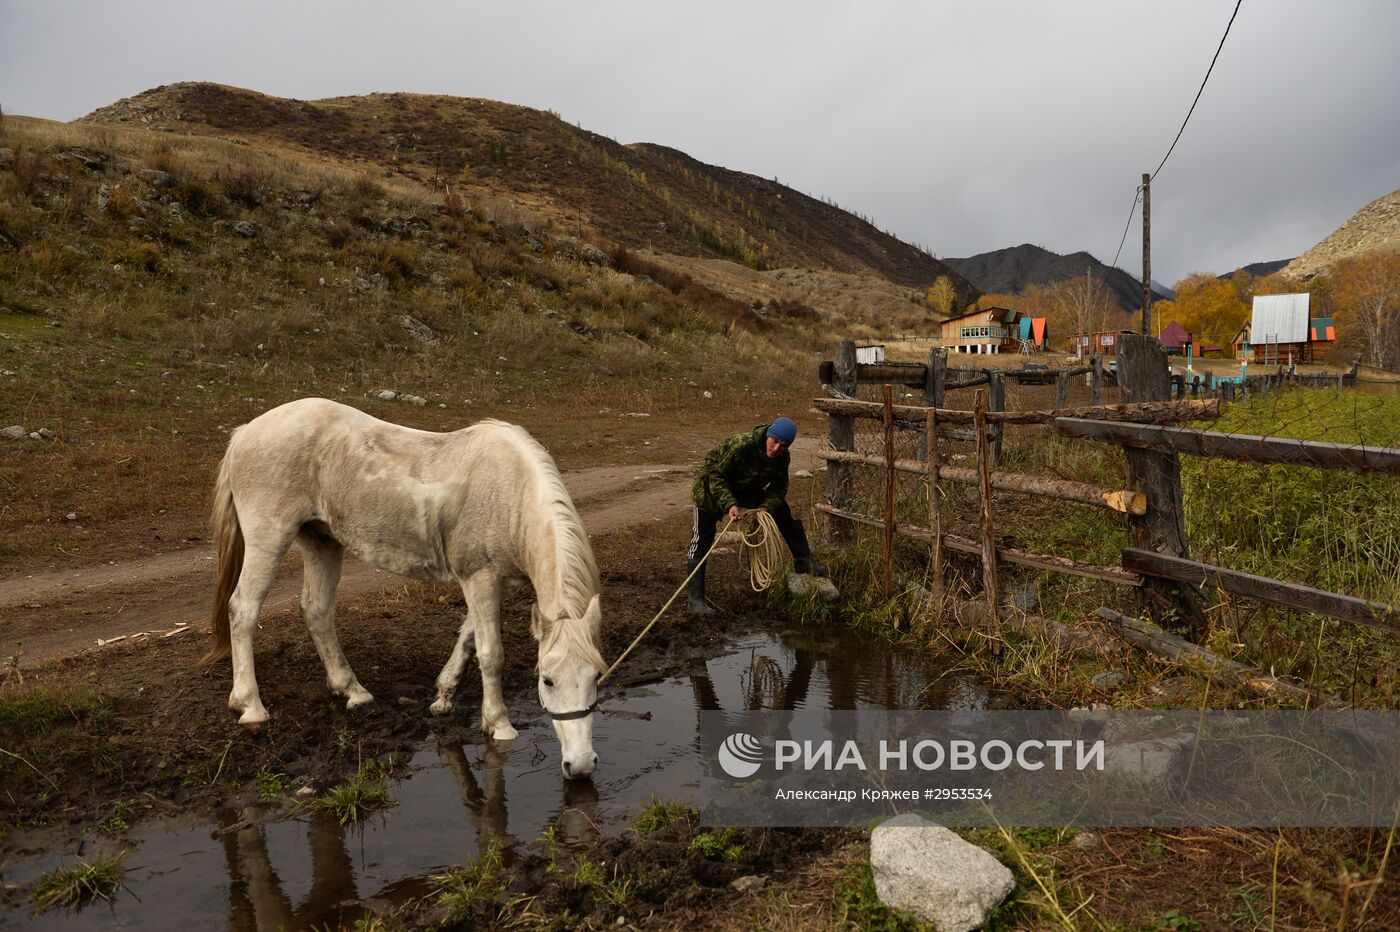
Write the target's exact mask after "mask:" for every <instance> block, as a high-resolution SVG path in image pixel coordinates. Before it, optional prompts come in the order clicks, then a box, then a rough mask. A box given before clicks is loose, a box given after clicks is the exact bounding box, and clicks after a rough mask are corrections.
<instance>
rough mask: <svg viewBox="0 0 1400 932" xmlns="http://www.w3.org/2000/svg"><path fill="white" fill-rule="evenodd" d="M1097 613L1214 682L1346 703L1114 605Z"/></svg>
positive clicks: (1136, 642) (1316, 703) (1333, 705)
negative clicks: (1228, 656) (1137, 616)
mask: <svg viewBox="0 0 1400 932" xmlns="http://www.w3.org/2000/svg"><path fill="white" fill-rule="evenodd" d="M1094 614H1096V615H1097V616H1098V617H1099V618H1101V619H1103V620H1104V621H1106V622H1108V624H1109V625H1110V626H1111V627H1112V628H1113V630H1114V631H1116V632H1117V633H1118V635H1119V636H1120V637H1122V638H1123V640H1125V641H1127V642H1128V643H1129V644H1132V645H1133V646H1135V647H1140V648H1142V649H1143V650H1145V651H1147V652H1148V653H1151V654H1155V655H1157V656H1158V657H1165V658H1166V659H1168V660H1175V661H1177V662H1178V663H1183V664H1186V665H1188V666H1197V667H1199V668H1201V669H1202V671H1203V672H1204V673H1205V674H1206V676H1207V677H1209V678H1210V681H1211V682H1212V683H1217V684H1219V685H1221V686H1225V687H1227V688H1233V687H1244V688H1245V689H1247V690H1249V691H1250V692H1252V693H1255V694H1257V695H1262V696H1287V697H1288V698H1290V699H1294V700H1296V701H1299V702H1302V703H1303V704H1304V705H1306V706H1309V707H1312V708H1323V709H1338V708H1345V707H1346V703H1345V702H1343V701H1342V700H1341V699H1338V698H1337V697H1336V696H1329V695H1327V694H1326V693H1319V692H1316V691H1315V690H1311V689H1308V688H1307V687H1306V686H1300V685H1298V684H1296V683H1290V682H1288V681H1287V680H1284V679H1280V678H1279V677H1277V676H1271V675H1269V674H1267V673H1262V672H1260V671H1258V670H1255V669H1253V668H1251V667H1247V666H1245V665H1244V664H1242V663H1236V662H1235V661H1233V660H1227V659H1225V658H1224V657H1221V656H1220V655H1219V654H1216V653H1213V652H1211V651H1208V650H1206V649H1205V648H1204V647H1201V646H1200V645H1197V644H1192V643H1191V642H1190V641H1187V640H1184V639H1182V638H1179V637H1177V636H1176V635H1174V634H1170V633H1168V632H1166V631H1163V630H1162V629H1161V628H1159V627H1157V626H1156V625H1154V624H1152V623H1151V622H1147V621H1143V620H1141V619H1138V618H1129V617H1128V616H1127V615H1123V614H1120V613H1118V612H1115V611H1114V610H1113V609H1111V608H1100V609H1099V610H1098V611H1097V612H1095V613H1094Z"/></svg>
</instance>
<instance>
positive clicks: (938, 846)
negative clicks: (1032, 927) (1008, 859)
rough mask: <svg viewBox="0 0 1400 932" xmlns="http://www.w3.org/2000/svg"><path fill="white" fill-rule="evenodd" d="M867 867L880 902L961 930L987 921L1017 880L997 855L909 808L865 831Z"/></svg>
mask: <svg viewBox="0 0 1400 932" xmlns="http://www.w3.org/2000/svg"><path fill="white" fill-rule="evenodd" d="M870 867H871V870H872V872H873V873H874V875H875V892H876V894H877V895H878V896H879V897H880V902H882V903H884V904H885V905H886V906H889V907H891V908H894V909H902V910H906V911H907V912H910V913H913V914H914V915H915V916H917V917H918V918H920V919H922V920H924V921H925V922H931V923H933V925H934V927H935V928H936V929H938V930H939V932H963V930H967V929H976V928H980V927H981V926H983V925H985V924H986V923H987V920H988V919H990V918H991V916H992V910H994V909H996V907H997V905H998V904H999V903H1001V902H1002V900H1004V899H1006V898H1007V896H1009V895H1010V894H1011V891H1012V890H1013V889H1015V887H1016V881H1015V879H1014V878H1013V877H1012V876H1011V871H1010V870H1008V869H1007V868H1006V865H1004V864H1002V863H1001V862H1000V861H998V860H997V859H996V858H994V857H992V856H991V855H990V854H988V853H987V852H986V851H984V850H982V849H981V848H979V847H977V846H976V845H974V844H971V843H969V842H966V841H964V840H963V839H962V838H960V837H959V836H958V835H956V834H955V833H953V832H951V831H949V830H948V829H946V828H944V827H943V826H941V825H935V824H934V823H932V822H929V821H927V820H926V819H924V818H922V817H920V816H917V815H913V814H909V815H901V816H896V817H894V818H893V819H889V820H888V821H886V822H884V823H882V824H881V825H879V826H878V827H877V828H876V829H875V831H874V832H873V833H872V834H871V836H870Z"/></svg>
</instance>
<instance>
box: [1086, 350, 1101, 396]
mask: <svg viewBox="0 0 1400 932" xmlns="http://www.w3.org/2000/svg"><path fill="white" fill-rule="evenodd" d="M1102 384H1103V353H1095V354H1094V355H1093V356H1091V357H1090V358H1089V403H1090V404H1094V405H1096V404H1098V403H1099V402H1100V389H1101V386H1102Z"/></svg>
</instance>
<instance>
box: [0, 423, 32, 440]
mask: <svg viewBox="0 0 1400 932" xmlns="http://www.w3.org/2000/svg"><path fill="white" fill-rule="evenodd" d="M28 436H29V431H27V430H25V429H24V427H23V426H22V425H19V424H13V425H11V426H9V427H6V428H5V429H4V430H0V440H23V439H24V438H25V437H28Z"/></svg>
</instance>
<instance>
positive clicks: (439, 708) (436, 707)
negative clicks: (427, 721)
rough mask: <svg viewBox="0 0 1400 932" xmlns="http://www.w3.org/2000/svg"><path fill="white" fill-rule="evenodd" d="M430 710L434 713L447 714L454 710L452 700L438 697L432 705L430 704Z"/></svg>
mask: <svg viewBox="0 0 1400 932" xmlns="http://www.w3.org/2000/svg"><path fill="white" fill-rule="evenodd" d="M428 711H429V712H431V713H433V714H434V715H446V714H447V713H448V712H451V711H452V700H451V699H438V700H437V701H436V702H434V703H433V704H432V705H430V706H428Z"/></svg>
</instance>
